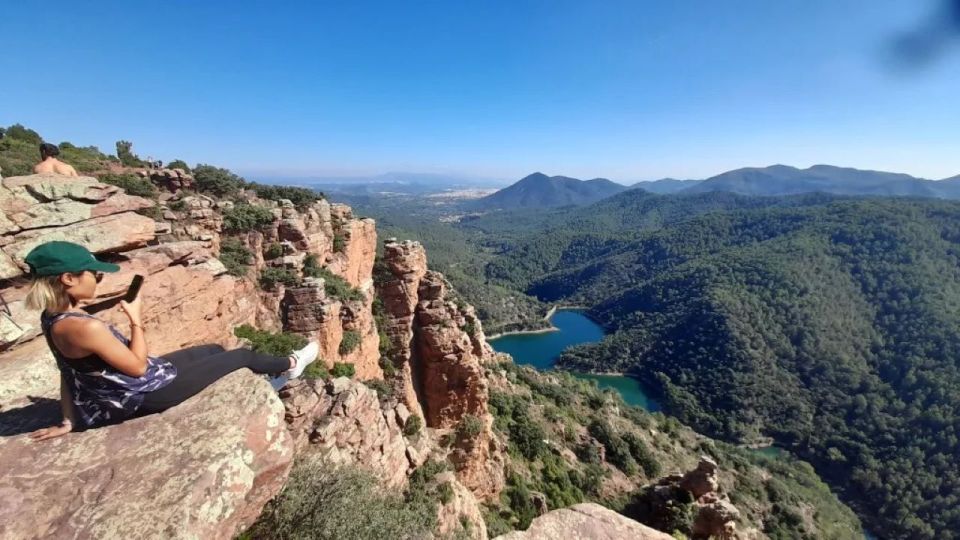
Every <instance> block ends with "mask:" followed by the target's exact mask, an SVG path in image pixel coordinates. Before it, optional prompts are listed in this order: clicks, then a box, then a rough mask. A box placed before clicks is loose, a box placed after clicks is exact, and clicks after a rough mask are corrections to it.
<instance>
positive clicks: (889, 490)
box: [489, 197, 960, 538]
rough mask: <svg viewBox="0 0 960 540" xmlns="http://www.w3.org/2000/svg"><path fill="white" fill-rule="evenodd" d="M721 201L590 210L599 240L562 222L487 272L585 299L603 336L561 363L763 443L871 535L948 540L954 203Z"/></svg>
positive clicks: (954, 525)
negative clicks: (812, 470)
mask: <svg viewBox="0 0 960 540" xmlns="http://www.w3.org/2000/svg"><path fill="white" fill-rule="evenodd" d="M732 200H733V201H735V202H732V203H730V204H727V205H723V204H719V203H717V204H715V205H714V206H713V208H714V209H717V210H723V211H713V212H710V213H704V212H705V210H704V206H703V205H702V203H703V201H701V204H700V205H693V206H686V208H685V210H686V211H689V212H690V213H691V214H701V215H699V216H695V217H693V218H689V214H688V219H683V214H684V211H685V210H683V209H678V206H677V205H681V206H680V208H683V205H691V204H692V203H691V201H690V200H684V201H683V202H676V201H671V202H667V203H666V204H665V205H657V204H655V205H654V207H645V206H644V202H645V201H644V200H643V199H641V200H640V201H639V204H638V205H634V206H633V210H631V211H629V212H625V214H629V215H630V216H632V217H631V218H630V219H629V220H627V219H624V218H623V217H612V218H607V217H605V216H604V215H603V212H600V211H597V208H596V207H591V208H588V209H585V210H584V212H583V214H581V216H586V215H591V214H592V217H590V218H583V219H587V222H588V223H593V224H595V225H596V226H597V228H598V230H602V231H605V232H604V235H601V236H600V240H598V241H591V240H588V241H584V240H583V239H584V238H586V239H589V238H590V236H589V235H586V236H584V235H583V233H584V227H583V224H582V223H581V224H577V222H576V221H571V222H570V223H571V224H570V225H569V226H564V225H560V226H557V227H556V228H554V229H552V230H549V231H546V232H545V233H543V234H540V235H537V234H533V235H531V236H528V237H527V238H523V239H515V240H514V241H513V244H512V245H505V246H503V249H504V254H503V257H504V259H503V260H501V261H499V262H498V263H497V264H494V265H491V267H490V269H489V270H490V274H491V277H497V278H500V279H503V280H504V281H505V282H509V283H514V284H517V285H522V284H524V283H526V282H527V281H528V280H530V279H531V276H534V275H536V273H537V272H539V271H541V270H547V271H549V270H555V269H558V268H566V269H564V270H559V271H554V272H553V273H550V274H548V275H545V276H543V277H540V278H534V279H533V280H532V281H531V282H530V286H529V292H531V293H534V294H536V295H538V296H539V297H540V298H541V299H544V300H547V301H564V302H570V303H582V304H587V305H590V306H593V310H592V314H593V315H594V316H595V317H597V318H598V319H599V320H600V321H602V322H603V323H604V324H605V325H606V326H607V327H608V329H610V330H614V331H615V334H614V335H612V336H611V337H609V338H608V339H607V340H605V341H604V342H602V343H601V344H598V345H594V346H586V347H582V348H580V349H577V350H574V351H572V352H571V353H570V354H567V355H566V356H565V357H564V358H563V359H562V360H561V363H562V365H564V366H566V367H569V368H575V369H589V370H594V369H596V370H611V371H631V372H634V373H636V374H637V375H638V376H639V377H640V378H641V379H642V380H643V381H644V382H646V383H647V384H648V385H650V386H651V388H652V389H654V390H655V391H658V392H659V393H660V394H661V397H662V399H663V400H664V402H665V404H666V406H667V409H668V410H669V411H670V412H671V413H672V414H676V415H678V416H679V417H680V418H681V419H682V420H683V421H685V422H688V423H690V424H692V425H694V426H695V427H697V428H699V429H701V430H703V431H705V432H708V433H711V434H715V435H718V436H721V437H724V438H727V439H730V440H746V441H750V440H754V439H756V438H757V437H758V436H761V435H764V436H766V435H770V436H773V437H775V438H776V440H777V441H778V442H779V443H780V444H783V445H786V446H789V447H791V449H792V450H793V451H795V452H797V453H798V454H799V455H801V456H802V457H804V458H805V459H808V460H810V461H811V462H812V463H814V464H815V466H816V467H817V469H818V471H819V472H820V473H821V474H822V475H824V476H825V478H827V479H828V480H829V481H831V483H832V484H833V485H834V486H835V487H836V488H837V489H839V490H841V491H842V493H843V495H844V497H845V498H846V499H847V500H848V501H851V503H852V504H853V505H854V506H855V507H856V509H857V510H858V511H859V512H860V513H861V515H863V516H866V517H867V518H868V519H867V520H866V522H867V523H869V524H871V525H870V527H871V528H873V529H876V530H877V531H878V532H879V533H881V534H882V535H884V536H889V537H898V538H907V537H910V538H954V537H956V536H955V535H956V534H957V533H956V531H958V530H960V465H958V455H957V448H958V442H960V441H958V434H960V365H958V353H960V332H958V328H960V269H958V263H960V204H957V203H952V202H945V201H932V200H905V199H899V200H896V199H868V200H830V199H829V198H824V199H822V200H819V201H817V200H816V198H810V197H801V198H793V199H744V200H739V199H732ZM607 202H609V201H607ZM738 204H740V205H741V206H742V208H740V209H736V206H737V205H738ZM666 209H673V210H676V214H675V215H674V214H671V211H670V210H666ZM591 211H592V212H591ZM671 216H672V217H671ZM604 219H611V220H612V223H619V224H620V225H621V226H623V229H622V230H623V231H624V232H623V233H622V235H621V238H627V239H629V241H627V242H624V241H623V240H622V239H615V238H611V236H615V233H613V229H612V228H610V227H607V226H604V225H597V224H598V223H602V222H603V221H604ZM608 225H609V224H608ZM504 226H506V225H504ZM587 232H589V231H587ZM570 238H574V239H575V241H570ZM534 248H535V249H534ZM517 260H523V261H525V263H526V264H525V266H524V265H521V266H519V267H517V268H518V270H517V272H516V274H510V273H509V268H511V267H512V266H511V265H512V263H513V262H514V261H517ZM503 274H506V275H503Z"/></svg>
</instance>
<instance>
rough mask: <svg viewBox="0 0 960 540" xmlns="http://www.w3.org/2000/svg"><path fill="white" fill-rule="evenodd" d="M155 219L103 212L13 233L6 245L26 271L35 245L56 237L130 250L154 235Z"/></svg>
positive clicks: (100, 249) (95, 247) (99, 248)
mask: <svg viewBox="0 0 960 540" xmlns="http://www.w3.org/2000/svg"><path fill="white" fill-rule="evenodd" d="M155 228H156V227H155V225H154V223H153V220H152V219H150V218H148V217H146V216H141V215H139V214H134V213H132V212H124V213H121V214H113V215H109V216H102V217H97V218H93V219H88V220H85V221H80V222H78V223H72V224H70V225H67V226H64V227H57V228H54V229H41V230H31V231H22V232H19V233H17V234H16V235H15V236H14V237H13V241H12V242H10V243H9V244H7V245H5V246H3V251H4V252H6V254H7V255H9V256H10V257H11V258H12V259H13V260H14V261H15V262H16V263H17V264H18V265H19V266H20V268H21V269H22V270H23V271H26V270H27V265H26V263H25V262H23V259H24V257H26V256H27V253H29V252H30V250H31V249H33V248H34V247H36V246H38V245H40V244H42V243H44V242H49V241H52V240H66V241H68V242H75V243H77V244H80V245H82V246H85V247H86V248H87V249H89V250H90V251H91V252H93V253H106V252H117V251H127V250H131V249H134V248H138V247H143V246H145V245H146V244H147V242H149V241H150V240H153V239H154V236H155V234H154V230H155Z"/></svg>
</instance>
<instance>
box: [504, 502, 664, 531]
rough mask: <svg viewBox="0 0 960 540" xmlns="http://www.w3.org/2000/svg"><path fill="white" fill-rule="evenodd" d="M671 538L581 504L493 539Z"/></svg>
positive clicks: (595, 505) (597, 507) (644, 526)
mask: <svg viewBox="0 0 960 540" xmlns="http://www.w3.org/2000/svg"><path fill="white" fill-rule="evenodd" d="M572 538H576V539H577V540H623V539H626V538H629V539H631V540H672V539H673V537H672V536H670V535H669V534H666V533H662V532H660V531H657V530H654V529H651V528H650V527H647V526H646V525H642V524H640V523H637V522H636V521H633V520H632V519H629V518H626V517H623V516H622V515H620V514H618V513H616V512H614V511H613V510H610V509H608V508H604V507H602V506H600V505H599V504H593V503H583V504H576V505H573V506H570V507H568V508H561V509H560V510H553V511H552V512H547V513H546V514H544V515H542V516H540V517H538V518H536V519H534V520H533V523H531V524H530V528H528V529H527V530H525V531H513V532H511V533H507V534H504V535H501V536H498V537H496V538H495V539H494V540H569V539H572Z"/></svg>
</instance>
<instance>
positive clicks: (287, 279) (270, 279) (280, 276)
mask: <svg viewBox="0 0 960 540" xmlns="http://www.w3.org/2000/svg"><path fill="white" fill-rule="evenodd" d="M299 281H300V279H299V278H297V275H296V274H294V273H293V271H292V270H290V269H288V268H273V267H267V268H264V269H263V271H262V272H260V286H261V287H263V288H264V289H272V288H274V287H275V286H276V285H277V283H283V284H284V285H286V286H287V287H292V286H294V285H296V284H297V283H299Z"/></svg>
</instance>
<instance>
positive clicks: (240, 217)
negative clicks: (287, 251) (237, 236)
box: [223, 203, 273, 233]
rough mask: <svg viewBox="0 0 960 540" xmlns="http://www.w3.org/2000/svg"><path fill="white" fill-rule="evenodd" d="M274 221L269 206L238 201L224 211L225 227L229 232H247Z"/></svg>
mask: <svg viewBox="0 0 960 540" xmlns="http://www.w3.org/2000/svg"><path fill="white" fill-rule="evenodd" d="M271 223H273V212H271V211H270V209H269V208H264V207H262V206H255V205H252V204H247V203H238V204H235V205H234V206H233V208H231V209H229V210H227V211H226V212H224V213H223V228H224V230H226V231H227V232H233V233H236V232H245V231H254V230H258V229H262V228H264V227H266V226H267V225H270V224H271Z"/></svg>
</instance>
